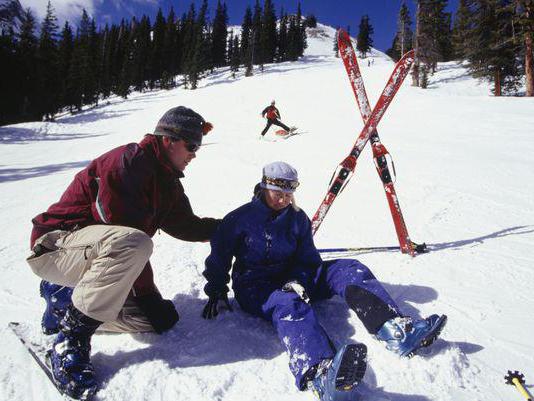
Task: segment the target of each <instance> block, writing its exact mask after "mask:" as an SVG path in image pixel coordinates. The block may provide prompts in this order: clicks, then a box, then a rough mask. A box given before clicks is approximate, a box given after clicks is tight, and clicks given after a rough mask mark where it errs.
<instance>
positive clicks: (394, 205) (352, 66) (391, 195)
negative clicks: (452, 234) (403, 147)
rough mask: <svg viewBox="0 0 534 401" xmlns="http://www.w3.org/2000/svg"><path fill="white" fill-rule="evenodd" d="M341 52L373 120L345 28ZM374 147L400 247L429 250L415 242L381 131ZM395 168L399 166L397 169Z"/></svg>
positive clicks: (355, 89) (356, 92) (363, 110)
mask: <svg viewBox="0 0 534 401" xmlns="http://www.w3.org/2000/svg"><path fill="white" fill-rule="evenodd" d="M337 41H338V48H339V53H340V54H341V58H342V59H343V64H344V65H345V69H346V70H347V75H348V77H349V81H350V84H351V87H352V91H353V92H354V96H355V97H356V102H357V103H358V108H359V110H360V114H361V116H362V119H363V121H364V122H366V121H367V120H368V119H369V116H370V115H371V106H370V104H369V99H368V97H367V92H366V91H365V86H364V84H363V79H362V75H361V73H360V67H359V65H358V59H357V58H356V52H355V51H354V47H353V46H352V42H351V40H350V36H349V35H348V34H347V32H345V31H344V30H343V29H340V30H339V31H338V36H337ZM370 142H371V149H372V151H373V159H374V162H375V167H376V171H377V173H378V176H379V177H380V179H381V180H382V184H383V185H384V191H385V192H386V198H387V201H388V205H389V210H390V211H391V217H392V218H393V224H394V226H395V231H396V232H397V238H398V240H399V245H400V250H401V252H402V253H409V254H410V255H412V256H414V255H415V253H420V252H425V251H426V245H425V244H424V243H423V244H416V243H415V242H413V241H411V239H410V235H409V234H408V229H407V228H406V223H405V222H404V217H403V216H402V212H401V208H400V204H399V200H398V198H397V194H396V192H395V186H394V184H393V180H392V178H391V172H390V169H389V166H388V161H387V156H388V155H389V152H388V150H387V149H386V147H385V146H384V145H383V144H382V143H381V141H380V137H379V136H378V131H376V130H375V131H374V132H373V133H371V136H370ZM393 171H395V169H394V168H393Z"/></svg>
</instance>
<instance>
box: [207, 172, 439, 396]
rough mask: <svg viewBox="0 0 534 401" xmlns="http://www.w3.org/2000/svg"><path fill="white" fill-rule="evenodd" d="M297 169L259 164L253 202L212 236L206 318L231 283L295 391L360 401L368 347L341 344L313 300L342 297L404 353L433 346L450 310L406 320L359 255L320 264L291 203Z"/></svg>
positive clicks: (374, 330) (298, 212) (375, 332)
mask: <svg viewBox="0 0 534 401" xmlns="http://www.w3.org/2000/svg"><path fill="white" fill-rule="evenodd" d="M298 186H299V182H298V176H297V171H296V170H295V169H294V168H293V167H291V166H290V165H289V164H287V163H284V162H274V163H271V164H268V165H266V166H265V167H264V168H263V177H262V180H261V182H260V183H259V184H257V185H256V188H255V191H254V192H255V195H254V197H253V199H252V201H251V202H249V203H247V204H245V205H243V206H241V207H239V208H238V209H236V210H234V211H233V212H231V213H229V214H228V215H227V216H226V217H225V218H224V219H223V221H222V222H221V224H220V225H219V226H218V228H217V230H216V232H215V234H214V235H213V237H212V239H211V253H210V255H209V256H208V258H207V259H206V268H205V271H204V276H205V277H206V279H207V284H206V285H205V287H204V289H205V292H206V294H207V295H208V297H209V300H208V302H207V304H206V306H205V307H204V310H203V317H204V318H206V319H211V318H214V317H215V316H217V315H218V303H219V301H223V303H224V304H225V305H226V307H227V308H228V309H229V310H232V308H231V305H230V303H229V301H228V295H227V293H228V291H229V289H228V286H227V284H228V282H229V280H230V270H232V261H233V258H235V262H234V263H233V270H232V274H231V277H232V283H233V285H232V288H233V291H234V294H235V299H236V300H237V302H238V304H239V305H240V306H241V308H242V309H243V310H244V311H245V312H247V313H250V314H252V315H254V316H258V317H261V318H263V319H266V320H268V321H270V322H271V323H272V324H273V325H274V327H275V329H276V331H277V333H278V337H279V339H280V341H281V342H282V343H283V345H284V346H285V348H286V349H287V352H288V354H289V361H290V362H289V367H290V370H291V372H292V373H293V374H294V376H295V379H296V385H297V387H298V388H299V389H300V390H304V389H306V388H308V389H312V390H313V391H314V392H315V393H317V394H318V395H319V398H320V399H321V400H329V401H335V400H344V401H348V400H357V399H358V395H357V393H356V388H357V386H358V384H359V382H360V380H361V379H362V377H363V375H364V372H365V368H366V347H365V345H363V344H345V345H343V346H341V347H340V348H338V349H337V350H336V349H335V348H334V347H333V343H332V341H331V340H330V338H329V337H328V335H327V333H326V332H325V330H324V329H323V328H322V327H321V325H320V324H319V322H318V321H317V318H316V316H315V313H314V310H313V308H312V305H313V303H314V302H315V301H320V300H325V299H329V298H331V297H333V296H334V295H339V296H341V297H342V298H343V299H344V300H345V302H346V303H347V305H348V306H349V307H350V308H351V309H352V310H353V311H354V312H355V313H356V315H357V316H358V317H359V318H360V320H361V321H362V323H363V325H364V326H365V328H366V329H367V331H368V332H369V333H370V334H373V335H374V336H376V338H377V339H378V340H381V341H383V342H384V343H385V344H386V348H388V349H389V350H391V351H393V352H395V353H397V354H398V355H400V356H411V355H413V354H414V353H415V352H416V351H417V350H418V349H419V348H421V347H426V346H428V345H430V344H431V343H432V342H433V341H434V340H435V339H436V337H437V336H438V335H439V333H440V331H441V329H442V328H443V326H444V325H445V323H446V320H447V317H446V316H444V315H443V316H438V315H431V316H430V317H428V318H426V319H412V318H411V317H407V316H404V315H403V314H402V313H401V311H400V310H399V307H398V306H397V304H396V303H395V301H394V300H393V299H392V298H391V296H390V295H389V294H388V293H387V291H386V290H385V289H384V287H383V286H382V285H381V284H380V282H379V281H378V280H377V279H376V278H375V276H374V275H373V273H372V272H371V271H370V270H369V268H367V267H366V266H365V265H363V264H362V263H360V262H359V261H357V260H355V259H337V260H330V261H326V262H323V261H322V260H321V257H320V255H319V252H318V251H317V249H316V248H315V245H314V243H313V238H312V232H311V223H310V220H309V219H308V217H307V216H306V214H305V213H304V211H302V210H301V209H299V208H298V207H297V205H296V202H295V197H294V192H295V190H296V188H297V187H298Z"/></svg>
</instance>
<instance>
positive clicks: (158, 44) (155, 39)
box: [137, 8, 167, 89]
mask: <svg viewBox="0 0 534 401" xmlns="http://www.w3.org/2000/svg"><path fill="white" fill-rule="evenodd" d="M166 31H167V22H166V21H165V17H164V16H163V12H162V11H161V8H159V9H158V13H157V15H156V20H155V21H154V26H153V27H152V40H150V36H149V37H148V39H149V48H150V51H149V53H150V56H149V60H148V61H149V65H150V67H149V72H148V75H149V87H150V88H151V89H153V88H154V87H156V86H157V85H156V82H157V81H159V80H160V79H161V76H162V74H163V70H164V69H165V67H164V64H165V33H166ZM149 35H150V32H149ZM137 62H138V63H139V62H141V63H142V62H143V61H142V60H138V61H137Z"/></svg>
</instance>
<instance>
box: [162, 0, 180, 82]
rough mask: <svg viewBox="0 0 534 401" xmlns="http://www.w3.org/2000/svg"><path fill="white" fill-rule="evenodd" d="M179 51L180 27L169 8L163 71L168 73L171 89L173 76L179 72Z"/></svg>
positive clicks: (172, 10) (172, 9)
mask: <svg viewBox="0 0 534 401" xmlns="http://www.w3.org/2000/svg"><path fill="white" fill-rule="evenodd" d="M181 51H182V47H181V46H180V26H179V23H178V21H177V20H176V15H175V13H174V8H173V7H171V9H170V11H169V15H168V16H167V27H166V31H165V44H164V59H165V70H166V71H168V72H169V74H170V76H171V80H172V82H171V84H172V86H171V87H174V76H175V75H176V74H178V73H179V71H180V58H181Z"/></svg>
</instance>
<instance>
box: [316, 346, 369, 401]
mask: <svg viewBox="0 0 534 401" xmlns="http://www.w3.org/2000/svg"><path fill="white" fill-rule="evenodd" d="M366 368H367V347H366V346H365V345H364V344H347V345H344V346H343V348H341V349H340V350H339V351H338V352H337V353H336V356H335V357H334V359H331V360H324V361H323V362H321V363H320V364H319V366H318V367H317V372H316V373H315V377H314V378H313V379H312V380H311V381H309V382H308V388H310V389H311V390H312V391H313V392H314V393H315V395H316V396H317V397H318V398H319V399H320V400H321V401H357V400H358V399H359V395H358V393H357V392H356V389H357V387H358V384H360V381H361V380H362V378H363V376H364V374H365V369H366Z"/></svg>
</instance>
